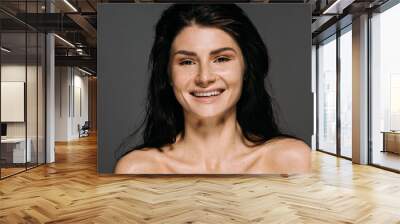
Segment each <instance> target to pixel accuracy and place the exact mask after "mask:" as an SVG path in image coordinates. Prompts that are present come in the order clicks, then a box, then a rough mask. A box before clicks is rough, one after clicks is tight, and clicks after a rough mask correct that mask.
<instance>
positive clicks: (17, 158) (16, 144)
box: [1, 138, 32, 163]
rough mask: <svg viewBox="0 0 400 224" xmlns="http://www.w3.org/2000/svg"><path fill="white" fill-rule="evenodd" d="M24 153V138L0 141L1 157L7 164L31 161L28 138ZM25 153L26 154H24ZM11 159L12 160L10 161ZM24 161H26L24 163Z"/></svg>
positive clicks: (30, 143) (30, 142)
mask: <svg viewBox="0 0 400 224" xmlns="http://www.w3.org/2000/svg"><path fill="white" fill-rule="evenodd" d="M27 142H28V144H27V147H26V151H25V138H6V139H1V157H2V159H5V160H6V162H9V163H25V162H30V161H31V159H32V154H31V145H32V141H31V139H30V138H28V139H27ZM25 153H26V154H25ZM11 158H12V159H11ZM25 159H27V160H26V161H25Z"/></svg>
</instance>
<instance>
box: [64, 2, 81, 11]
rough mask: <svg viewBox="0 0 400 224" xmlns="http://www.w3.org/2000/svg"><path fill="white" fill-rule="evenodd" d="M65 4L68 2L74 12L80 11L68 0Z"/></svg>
mask: <svg viewBox="0 0 400 224" xmlns="http://www.w3.org/2000/svg"><path fill="white" fill-rule="evenodd" d="M64 2H65V4H67V5H68V6H69V7H70V8H71V9H72V10H73V11H74V12H78V10H77V9H76V8H75V7H74V6H73V5H72V4H71V3H69V1H68V0H64Z"/></svg>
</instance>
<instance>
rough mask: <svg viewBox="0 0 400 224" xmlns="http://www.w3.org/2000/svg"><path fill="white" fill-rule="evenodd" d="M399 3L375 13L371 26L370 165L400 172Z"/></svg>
mask: <svg viewBox="0 0 400 224" xmlns="http://www.w3.org/2000/svg"><path fill="white" fill-rule="evenodd" d="M399 22H400V4H398V5H396V6H394V7H392V8H390V9H388V10H387V11H384V12H383V13H380V14H375V15H374V16H373V17H372V19H371V27H372V31H371V32H372V49H371V50H372V55H371V57H372V74H371V91H372V93H371V95H372V98H371V109H372V111H371V120H372V125H371V129H372V130H371V134H372V163H374V164H378V165H381V166H385V167H389V168H392V169H397V170H400V155H399V153H400V63H399V52H400V42H399V40H400V30H399V28H398V27H399V26H398V24H399Z"/></svg>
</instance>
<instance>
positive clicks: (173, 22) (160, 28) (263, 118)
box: [128, 4, 287, 152]
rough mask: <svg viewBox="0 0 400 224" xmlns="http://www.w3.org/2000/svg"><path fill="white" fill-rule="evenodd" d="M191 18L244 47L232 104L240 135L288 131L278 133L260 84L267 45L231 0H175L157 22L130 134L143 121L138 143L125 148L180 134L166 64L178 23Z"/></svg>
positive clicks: (262, 138)
mask: <svg viewBox="0 0 400 224" xmlns="http://www.w3.org/2000/svg"><path fill="white" fill-rule="evenodd" d="M193 24H196V25H198V26H204V27H215V28H218V29H221V30H223V31H225V32H226V33H228V34H229V35H230V36H231V37H232V38H233V39H234V40H235V41H236V42H237V44H238V45H239V47H240V49H241V51H242V53H243V58H244V62H245V73H244V81H243V82H244V83H243V90H242V95H241V97H240V99H239V101H238V103H237V109H236V110H237V120H238V123H239V125H240V127H241V129H242V133H243V135H244V137H245V138H246V139H247V140H249V141H251V142H253V143H256V144H262V143H264V142H266V141H267V140H270V139H272V138H274V137H278V136H287V135H284V134H282V133H281V131H280V130H279V128H278V126H277V124H276V122H275V118H274V112H273V109H272V102H271V97H270V95H269V94H268V92H267V91H266V89H265V86H264V79H265V78H266V77H267V74H268V65H269V63H268V53H267V48H266V46H265V44H264V42H263V40H262V39H261V37H260V35H259V33H258V31H257V29H256V28H255V26H254V25H253V24H252V22H251V21H250V19H249V18H248V17H247V16H246V14H245V13H244V11H243V10H242V9H241V8H240V7H238V6H237V5H235V4H207V5H205V4H174V5H172V6H171V7H169V8H168V9H166V10H165V11H164V12H163V14H162V16H161V18H160V20H159V21H158V23H157V25H156V33H155V40H154V43H153V47H152V49H151V54H150V60H149V70H150V71H151V78H150V83H149V88H148V96H147V107H146V117H145V120H144V121H143V123H142V124H141V126H140V127H139V128H138V129H137V130H136V131H135V132H134V133H133V134H132V135H135V134H137V132H138V131H139V129H141V128H142V127H143V125H145V129H144V132H143V143H142V144H140V145H136V146H134V147H130V148H129V149H128V150H129V151H131V150H135V149H139V148H144V147H150V148H160V147H162V146H164V145H168V144H172V143H174V142H175V138H176V136H177V135H178V134H179V133H181V132H182V134H184V117H183V112H182V110H183V109H182V106H181V105H180V104H179V103H178V101H177V100H176V98H175V95H174V92H173V89H172V86H171V85H170V77H169V75H168V65H169V57H170V50H171V45H172V42H173V41H174V39H175V37H176V36H177V35H178V33H179V32H180V31H181V30H182V29H183V28H185V27H187V26H191V25H193ZM132 135H131V136H132ZM129 151H128V152H129Z"/></svg>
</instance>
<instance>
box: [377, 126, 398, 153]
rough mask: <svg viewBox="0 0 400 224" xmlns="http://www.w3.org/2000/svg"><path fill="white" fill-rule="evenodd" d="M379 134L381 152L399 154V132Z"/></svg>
mask: <svg viewBox="0 0 400 224" xmlns="http://www.w3.org/2000/svg"><path fill="white" fill-rule="evenodd" d="M381 133H383V150H382V152H393V153H397V154H400V131H382V132H381Z"/></svg>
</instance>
